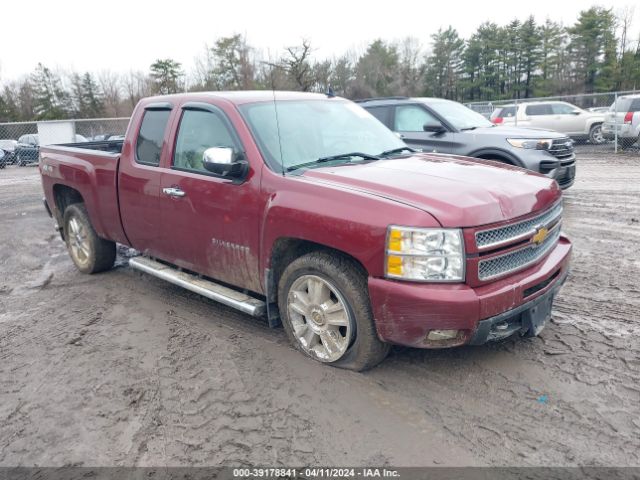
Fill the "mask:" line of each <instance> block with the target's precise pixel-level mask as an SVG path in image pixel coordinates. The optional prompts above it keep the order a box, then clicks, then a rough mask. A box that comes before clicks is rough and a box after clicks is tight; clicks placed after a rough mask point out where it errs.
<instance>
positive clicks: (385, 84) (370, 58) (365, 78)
mask: <svg viewBox="0 0 640 480" xmlns="http://www.w3.org/2000/svg"><path fill="white" fill-rule="evenodd" d="M399 60H400V58H399V55H398V49H397V47H396V46H395V45H391V44H388V43H386V42H385V41H383V40H380V39H378V40H374V41H373V42H371V44H369V46H368V47H367V50H366V52H365V53H364V55H362V56H361V57H360V58H359V59H358V63H357V65H356V79H355V85H354V92H353V93H354V95H355V96H356V97H357V98H362V97H373V96H387V95H393V93H394V91H393V90H392V88H391V84H392V82H393V80H394V79H395V76H396V75H397V71H398V64H399Z"/></svg>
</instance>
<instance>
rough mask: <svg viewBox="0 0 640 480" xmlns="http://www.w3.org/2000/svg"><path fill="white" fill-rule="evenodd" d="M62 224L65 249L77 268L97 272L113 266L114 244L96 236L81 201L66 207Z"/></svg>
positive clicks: (82, 270)
mask: <svg viewBox="0 0 640 480" xmlns="http://www.w3.org/2000/svg"><path fill="white" fill-rule="evenodd" d="M63 225H64V227H63V228H64V238H65V242H66V244H67V249H68V250H69V255H70V256H71V260H73V263H74V264H75V265H76V267H77V268H78V270H80V271H81V272H82V273H98V272H103V271H105V270H109V269H110V268H111V267H113V264H114V262H115V260H116V244H115V242H112V241H110V240H105V239H104V238H100V237H99V236H98V234H97V233H96V231H95V230H94V229H93V225H91V221H90V220H89V215H88V213H87V209H86V208H85V206H84V204H83V203H74V204H73V205H69V206H68V207H67V208H66V210H65V211H64V223H63Z"/></svg>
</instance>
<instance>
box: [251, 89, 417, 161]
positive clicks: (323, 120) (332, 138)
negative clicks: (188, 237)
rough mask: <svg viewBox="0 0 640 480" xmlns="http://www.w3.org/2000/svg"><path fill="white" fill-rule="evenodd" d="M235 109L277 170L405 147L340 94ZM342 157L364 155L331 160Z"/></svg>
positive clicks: (365, 112) (400, 141)
mask: <svg viewBox="0 0 640 480" xmlns="http://www.w3.org/2000/svg"><path fill="white" fill-rule="evenodd" d="M240 111H241V112H242V114H243V116H244V118H245V120H246V121H247V123H248V124H249V128H250V129H251V131H252V133H253V135H254V138H255V139H256V142H257V143H258V147H259V148H260V150H261V152H262V155H263V156H264V157H265V158H266V159H267V162H268V163H269V164H270V165H271V166H272V168H273V169H275V170H277V171H281V170H282V169H283V167H284V169H287V168H291V167H295V166H298V165H303V164H307V163H311V162H315V161H317V160H318V159H321V158H326V157H332V156H335V155H342V154H345V153H350V152H359V153H363V154H367V155H379V154H381V153H382V152H383V151H386V150H392V149H396V148H400V147H404V146H405V144H404V143H403V142H402V140H400V139H399V138H398V137H397V136H396V135H395V134H394V133H393V132H391V130H389V129H387V127H385V126H384V125H383V124H382V123H380V122H379V121H378V120H377V119H376V118H375V117H374V116H373V115H371V114H370V113H368V112H367V111H366V110H364V109H363V108H362V107H360V106H358V105H356V104H355V103H351V102H348V101H344V100H340V99H326V100H291V101H278V102H277V108H275V109H274V104H273V102H268V103H251V104H246V105H242V106H240ZM276 116H277V117H276ZM276 118H277V121H276ZM278 127H279V128H278ZM278 130H279V134H280V135H279V137H280V138H279V139H278ZM345 160H346V161H353V160H359V161H364V160H366V159H362V158H349V157H344V158H339V159H336V160H335V161H342V162H344V161H345ZM320 165H323V164H322V163H320ZM324 165H326V163H324Z"/></svg>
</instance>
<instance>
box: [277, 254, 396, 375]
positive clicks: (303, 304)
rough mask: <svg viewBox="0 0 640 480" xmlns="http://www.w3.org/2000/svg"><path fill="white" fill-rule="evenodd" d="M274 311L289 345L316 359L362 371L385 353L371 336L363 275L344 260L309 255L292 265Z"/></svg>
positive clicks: (372, 329)
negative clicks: (280, 320)
mask: <svg viewBox="0 0 640 480" xmlns="http://www.w3.org/2000/svg"><path fill="white" fill-rule="evenodd" d="M278 307H279V309H280V316H281V318H282V323H283V326H284V329H285V331H286V332H287V336H288V337H289V340H290V341H291V343H292V344H293V345H294V347H295V348H297V349H298V350H300V351H301V352H302V353H304V354H305V355H307V356H309V357H311V358H313V359H315V360H318V361H320V362H323V363H327V364H329V365H332V366H335V367H340V368H346V369H349V370H356V371H363V370H367V369H369V368H372V367H374V366H375V365H377V364H378V363H380V362H381V361H382V360H384V358H385V357H386V356H387V354H388V353H389V349H390V346H389V345H388V344H386V343H384V342H382V341H380V339H379V338H378V335H377V333H376V329H375V324H374V321H373V313H372V311H371V303H370V301H369V295H368V287H367V279H366V276H365V274H364V273H363V272H362V271H361V269H360V268H359V267H358V266H357V264H356V263H355V262H354V261H353V260H351V259H349V258H347V257H343V256H341V255H339V254H332V253H328V252H312V253H308V254H306V255H303V256H302V257H299V258H297V259H296V260H294V261H293V262H291V263H290V264H289V266H287V268H286V269H285V270H284V272H283V273H282V276H281V278H280V282H279V285H278Z"/></svg>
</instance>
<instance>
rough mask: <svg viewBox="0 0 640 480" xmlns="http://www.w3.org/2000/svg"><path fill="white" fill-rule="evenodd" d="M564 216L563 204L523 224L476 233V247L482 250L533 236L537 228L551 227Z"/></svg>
mask: <svg viewBox="0 0 640 480" xmlns="http://www.w3.org/2000/svg"><path fill="white" fill-rule="evenodd" d="M561 216H562V203H558V204H557V205H556V206H555V207H553V208H551V209H550V210H547V211H546V212H544V213H542V214H541V215H538V216H537V217H534V218H531V219H529V220H523V221H522V222H518V223H512V224H510V225H507V226H505V227H498V228H492V229H490V230H482V231H480V232H476V245H477V246H478V248H479V249H481V250H486V249H489V248H491V247H494V246H497V245H502V244H504V243H508V242H512V241H515V240H518V239H520V238H523V237H525V236H527V235H533V234H534V233H535V231H536V229H537V228H539V227H543V226H547V225H551V224H552V223H554V222H555V221H556V220H558V219H559V218H560V217H561Z"/></svg>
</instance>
